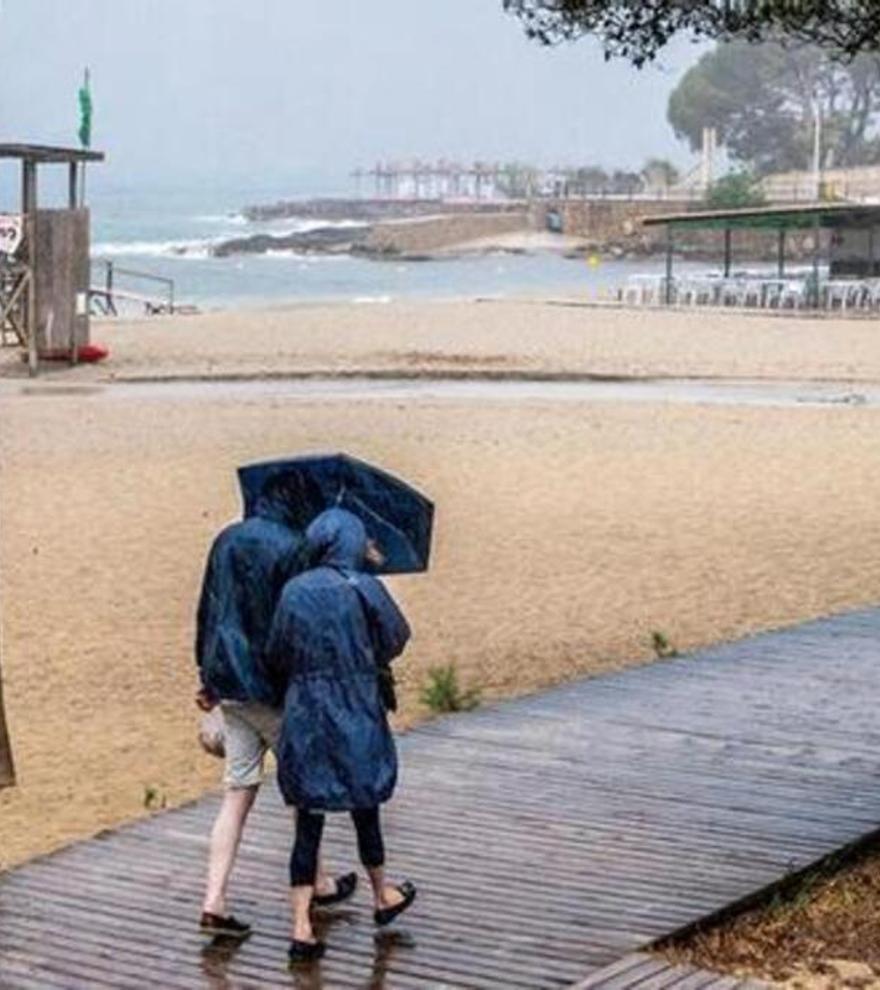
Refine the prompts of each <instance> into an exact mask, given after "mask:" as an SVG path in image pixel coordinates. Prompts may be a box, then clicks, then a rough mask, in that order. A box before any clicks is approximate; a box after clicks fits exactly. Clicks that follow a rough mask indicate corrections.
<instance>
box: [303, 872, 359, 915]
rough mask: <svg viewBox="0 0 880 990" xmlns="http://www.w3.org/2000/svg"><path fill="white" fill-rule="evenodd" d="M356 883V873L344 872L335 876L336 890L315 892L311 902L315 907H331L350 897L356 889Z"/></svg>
mask: <svg viewBox="0 0 880 990" xmlns="http://www.w3.org/2000/svg"><path fill="white" fill-rule="evenodd" d="M357 885H358V878H357V873H346V874H344V875H343V876H341V877H337V878H336V890H334V891H333V893H332V894H315V895H314V897H312V904H314V905H315V907H331V906H332V905H333V904H341V903H342V902H343V901H347V900H348V899H349V897H351V895H352V894H353V893H354V892H355V890H356V889H357Z"/></svg>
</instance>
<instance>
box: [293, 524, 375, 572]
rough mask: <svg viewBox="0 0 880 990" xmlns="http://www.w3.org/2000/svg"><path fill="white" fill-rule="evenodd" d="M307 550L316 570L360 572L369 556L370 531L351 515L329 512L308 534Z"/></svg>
mask: <svg viewBox="0 0 880 990" xmlns="http://www.w3.org/2000/svg"><path fill="white" fill-rule="evenodd" d="M306 547H307V550H308V555H309V560H310V561H311V563H312V566H313V567H337V568H340V569H342V570H351V571H360V570H363V568H364V560H365V558H366V553H367V531H366V530H365V529H364V524H363V523H362V522H361V521H360V519H358V517H357V516H355V515H353V514H352V513H351V512H348V511H346V510H345V509H328V510H327V511H326V512H322V513H321V514H320V515H319V516H318V518H317V519H315V521H314V522H313V523H312V524H311V526H309V528H308V529H307V530H306Z"/></svg>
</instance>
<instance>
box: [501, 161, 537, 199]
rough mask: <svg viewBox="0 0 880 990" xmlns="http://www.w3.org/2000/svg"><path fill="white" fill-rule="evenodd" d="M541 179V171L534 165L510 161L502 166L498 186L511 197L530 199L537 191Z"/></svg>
mask: <svg viewBox="0 0 880 990" xmlns="http://www.w3.org/2000/svg"><path fill="white" fill-rule="evenodd" d="M539 180H540V172H539V171H538V169H536V168H535V167H534V166H532V165H525V164H522V163H521V162H508V163H507V164H506V165H503V166H502V168H501V176H500V178H499V180H498V187H499V189H500V190H501V192H503V193H504V195H505V196H509V197H510V198H511V199H529V198H530V197H531V196H533V195H534V194H535V192H536V191H537V188H538V182H539Z"/></svg>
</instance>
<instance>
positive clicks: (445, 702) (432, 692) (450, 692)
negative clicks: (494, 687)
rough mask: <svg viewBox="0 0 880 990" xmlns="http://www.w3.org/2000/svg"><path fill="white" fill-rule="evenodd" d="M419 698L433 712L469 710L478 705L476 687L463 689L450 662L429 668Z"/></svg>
mask: <svg viewBox="0 0 880 990" xmlns="http://www.w3.org/2000/svg"><path fill="white" fill-rule="evenodd" d="M421 700H422V704H424V705H426V706H427V707H428V708H429V709H430V710H431V711H432V712H434V713H435V714H442V713H446V712H469V711H472V710H473V709H474V708H477V707H478V706H479V704H480V692H479V690H477V689H476V688H469V689H467V690H465V689H463V688H462V687H461V685H460V684H459V683H458V672H457V671H456V669H455V665H454V664H451V663H450V664H446V665H445V666H442V667H431V668H430V670H429V671H428V677H427V680H426V682H425V685H424V687H423V688H422V693H421Z"/></svg>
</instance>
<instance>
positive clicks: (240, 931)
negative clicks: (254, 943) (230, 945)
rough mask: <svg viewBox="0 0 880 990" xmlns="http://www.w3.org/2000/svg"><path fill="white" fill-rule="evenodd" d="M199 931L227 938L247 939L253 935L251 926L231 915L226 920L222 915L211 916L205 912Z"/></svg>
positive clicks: (200, 921)
mask: <svg viewBox="0 0 880 990" xmlns="http://www.w3.org/2000/svg"><path fill="white" fill-rule="evenodd" d="M199 931H201V932H202V933H203V934H205V935H223V936H225V937H226V938H247V937H248V935H250V933H251V926H250V925H248V924H246V923H245V922H244V921H239V920H238V918H235V917H233V916H232V915H231V914H230V915H227V916H226V917H225V918H224V917H223V916H222V915H220V914H211V913H210V912H209V911H203V912H202V917H201V919H200V920H199Z"/></svg>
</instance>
